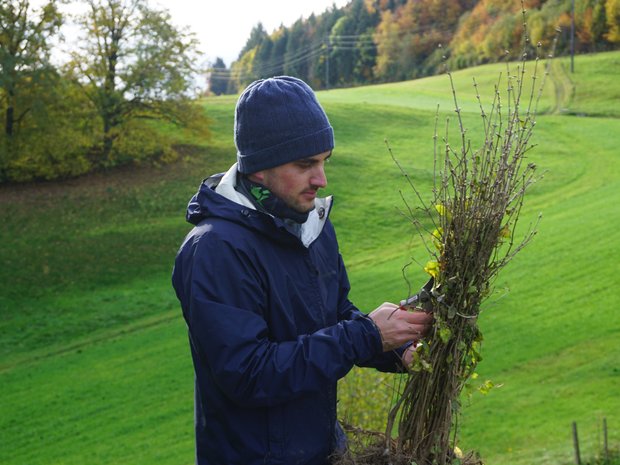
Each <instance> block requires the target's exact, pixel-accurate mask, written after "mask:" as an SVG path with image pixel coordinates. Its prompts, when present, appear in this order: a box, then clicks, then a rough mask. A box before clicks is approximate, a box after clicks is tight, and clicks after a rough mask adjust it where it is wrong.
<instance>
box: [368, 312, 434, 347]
mask: <svg viewBox="0 0 620 465" xmlns="http://www.w3.org/2000/svg"><path fill="white" fill-rule="evenodd" d="M368 316H369V317H370V318H371V319H372V321H374V323H375V325H377V328H379V332H380V333H381V340H382V342H383V351H384V352H387V351H388V350H393V349H396V348H397V347H400V346H402V345H403V344H405V343H406V342H410V341H413V342H414V343H416V342H417V341H419V340H420V339H422V338H423V337H424V336H425V335H426V334H427V333H428V331H429V330H430V329H431V326H432V324H433V315H432V314H431V313H425V312H422V311H413V312H409V311H405V310H401V309H400V307H399V306H398V305H395V304H392V303H389V302H385V303H384V304H382V305H381V306H379V307H378V308H377V309H376V310H373V311H372V312H371V313H370V314H369V315H368Z"/></svg>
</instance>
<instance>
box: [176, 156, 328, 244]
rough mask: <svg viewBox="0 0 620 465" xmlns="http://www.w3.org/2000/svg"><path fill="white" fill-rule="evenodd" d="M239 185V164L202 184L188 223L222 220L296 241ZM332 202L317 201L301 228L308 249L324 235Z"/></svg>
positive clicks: (189, 214)
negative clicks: (322, 233) (241, 189)
mask: <svg viewBox="0 0 620 465" xmlns="http://www.w3.org/2000/svg"><path fill="white" fill-rule="evenodd" d="M236 185H237V164H236V163H235V164H234V165H233V166H231V167H230V169H229V170H228V171H227V172H225V173H219V174H215V175H213V176H210V177H208V178H207V179H205V180H204V181H203V182H202V183H201V184H200V187H199V188H198V192H197V193H196V194H195V195H194V196H193V197H192V198H191V200H190V201H189V204H188V206H187V212H186V215H185V218H186V220H187V221H188V222H189V223H191V224H193V225H197V224H199V223H200V222H202V221H204V220H205V219H208V218H222V219H225V220H228V221H233V222H235V223H239V224H243V225H244V226H246V227H247V228H249V229H254V230H257V231H258V232H260V233H262V234H267V235H269V236H274V235H275V234H286V236H284V237H286V238H287V239H289V240H290V238H291V237H292V238H295V239H297V238H296V237H295V236H294V235H293V234H292V233H290V232H289V231H288V230H287V228H286V224H285V222H284V221H283V220H282V219H280V218H276V217H273V216H271V215H269V214H266V213H263V212H259V211H257V210H256V208H255V207H254V204H253V203H252V201H251V200H250V199H248V198H247V197H246V196H245V195H243V194H242V193H240V192H239V191H237V189H236ZM332 202H333V198H332V196H329V197H326V198H317V199H315V202H314V204H315V208H314V210H312V211H311V212H310V214H309V215H308V219H307V221H306V222H305V223H303V224H302V225H301V237H300V239H301V242H302V243H303V245H304V246H305V247H309V246H310V244H312V242H314V241H315V239H316V238H317V237H318V236H319V235H320V234H321V231H322V230H323V226H324V225H325V223H326V221H327V220H328V216H329V212H330V210H331V206H332ZM288 236H290V237H288Z"/></svg>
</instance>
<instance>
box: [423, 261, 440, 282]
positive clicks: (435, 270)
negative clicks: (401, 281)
mask: <svg viewBox="0 0 620 465" xmlns="http://www.w3.org/2000/svg"><path fill="white" fill-rule="evenodd" d="M424 271H425V272H427V273H428V274H430V275H431V276H432V277H433V278H435V279H437V276H439V263H437V262H436V261H435V260H430V261H428V262H427V263H426V266H425V267H424Z"/></svg>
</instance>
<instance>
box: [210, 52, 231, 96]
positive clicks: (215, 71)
mask: <svg viewBox="0 0 620 465" xmlns="http://www.w3.org/2000/svg"><path fill="white" fill-rule="evenodd" d="M229 77H230V73H229V70H228V69H227V68H226V64H225V63H224V60H222V59H221V58H220V57H217V58H216V59H215V63H213V66H211V70H210V74H209V90H210V91H211V92H212V93H214V94H215V95H222V94H225V93H226V90H227V89H228V79H229Z"/></svg>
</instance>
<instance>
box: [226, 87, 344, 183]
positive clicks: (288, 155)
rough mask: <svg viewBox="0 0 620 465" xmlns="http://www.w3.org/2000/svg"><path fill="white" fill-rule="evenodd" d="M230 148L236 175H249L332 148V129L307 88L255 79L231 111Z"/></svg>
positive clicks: (312, 93)
mask: <svg viewBox="0 0 620 465" xmlns="http://www.w3.org/2000/svg"><path fill="white" fill-rule="evenodd" d="M235 144H236V146H237V163H238V169H239V171H240V172H241V173H244V174H250V173H255V172H257V171H261V170H264V169H268V168H273V167H274V166H279V165H283V164H285V163H288V162H291V161H294V160H298V159H300V158H306V157H312V156H314V155H318V154H319V153H323V152H327V151H329V150H332V149H333V148H334V131H333V129H332V127H331V125H330V124H329V120H328V119H327V115H326V114H325V111H323V108H321V105H320V104H319V102H318V101H317V99H316V96H315V95H314V92H313V91H312V89H311V88H310V87H309V86H308V85H307V84H306V83H305V82H303V81H301V80H300V79H297V78H294V77H290V76H278V77H273V78H269V79H260V80H258V81H254V82H253V83H252V84H250V85H249V86H248V87H247V88H246V89H245V90H244V91H243V93H242V94H241V96H240V97H239V100H238V101H237V107H236V109H235Z"/></svg>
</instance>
